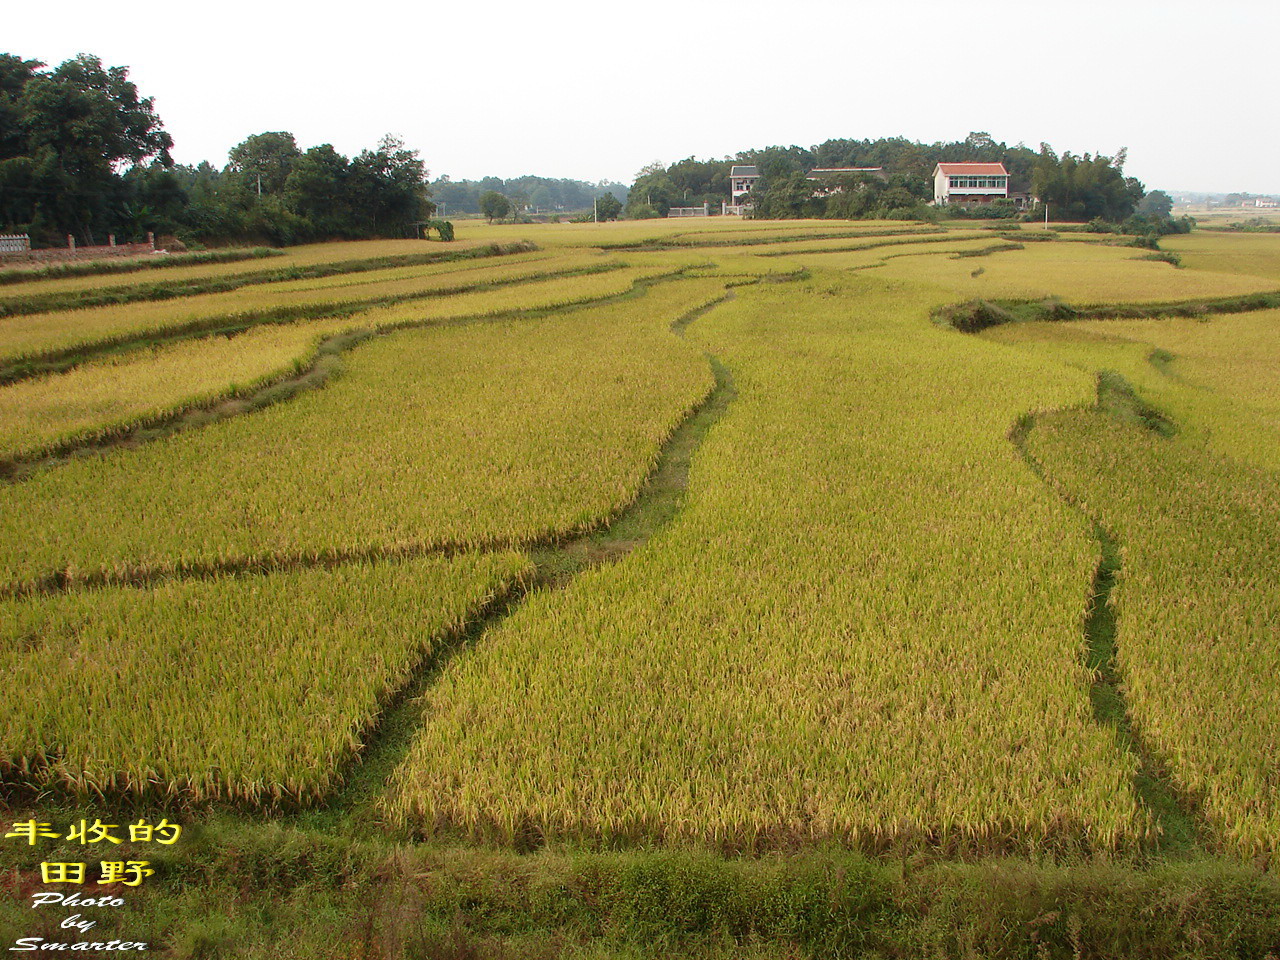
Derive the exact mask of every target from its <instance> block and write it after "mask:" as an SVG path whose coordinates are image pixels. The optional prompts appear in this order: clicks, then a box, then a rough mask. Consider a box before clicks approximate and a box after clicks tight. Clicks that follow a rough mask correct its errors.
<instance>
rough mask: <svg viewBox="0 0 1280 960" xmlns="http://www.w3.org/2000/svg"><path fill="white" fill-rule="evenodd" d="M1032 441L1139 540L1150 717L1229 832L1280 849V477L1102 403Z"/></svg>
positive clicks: (1141, 655)
mask: <svg viewBox="0 0 1280 960" xmlns="http://www.w3.org/2000/svg"><path fill="white" fill-rule="evenodd" d="M1027 446H1028V450H1029V452H1030V453H1031V454H1032V456H1034V457H1035V458H1036V459H1037V460H1038V461H1040V463H1042V464H1043V466H1044V468H1045V470H1046V471H1047V473H1048V475H1049V476H1050V477H1051V478H1052V479H1053V481H1054V482H1055V484H1057V485H1059V486H1060V488H1061V489H1062V490H1063V491H1064V493H1066V495H1068V496H1070V497H1072V498H1074V499H1075V500H1076V501H1077V502H1078V503H1079V504H1080V505H1081V507H1082V508H1083V509H1084V510H1086V511H1088V512H1089V513H1092V514H1095V515H1096V516H1097V517H1098V518H1099V519H1100V520H1101V522H1102V523H1103V524H1104V525H1105V526H1106V527H1107V528H1108V529H1109V530H1110V531H1111V533H1112V535H1113V536H1114V537H1115V538H1116V539H1117V540H1118V542H1119V544H1120V546H1121V549H1122V553H1123V564H1124V566H1123V569H1122V571H1121V577H1120V580H1119V585H1118V587H1117V589H1116V591H1115V593H1113V595H1112V600H1113V602H1114V603H1115V604H1116V612H1117V622H1118V627H1119V630H1118V634H1117V638H1116V643H1117V651H1118V653H1117V656H1118V662H1119V668H1120V673H1121V676H1122V678H1123V683H1124V691H1125V695H1126V697H1127V700H1128V704H1129V709H1130V711H1131V714H1132V717H1133V721H1134V724H1135V726H1136V728H1137V729H1138V731H1139V732H1140V734H1141V736H1142V737H1143V739H1144V741H1145V742H1146V744H1147V745H1148V747H1149V748H1151V749H1152V750H1153V751H1154V752H1155V753H1156V755H1157V756H1159V757H1161V758H1163V759H1164V760H1165V761H1166V762H1167V764H1168V769H1169V773H1170V776H1172V778H1173V779H1174V780H1175V781H1176V782H1177V783H1178V784H1179V785H1180V786H1181V787H1182V788H1183V790H1184V791H1185V792H1186V793H1187V794H1189V795H1190V796H1192V797H1193V798H1195V799H1196V800H1198V802H1199V805H1200V807H1201V809H1202V810H1203V812H1204V814H1205V816H1206V818H1207V819H1208V821H1209V823H1210V825H1211V827H1212V829H1213V833H1214V835H1215V838H1216V839H1218V840H1219V841H1220V842H1221V843H1223V844H1224V845H1225V846H1227V847H1229V848H1231V849H1233V850H1235V851H1237V852H1239V853H1242V854H1245V855H1253V854H1258V853H1263V854H1266V853H1270V854H1275V853H1276V852H1278V851H1280V766H1277V762H1276V758H1277V748H1278V747H1280V686H1277V684H1276V677H1277V676H1278V675H1280V644H1278V643H1277V642H1276V640H1277V632H1276V627H1277V624H1280V590H1277V586H1276V572H1277V571H1278V570H1280V477H1278V476H1277V474H1276V473H1275V472H1273V471H1268V470H1263V469H1260V468H1257V467H1251V466H1249V465H1247V464H1243V463H1240V462H1238V461H1233V460H1230V459H1228V458H1225V457H1218V456H1214V455H1210V454H1206V453H1205V451H1204V450H1202V449H1200V448H1199V447H1197V446H1195V445H1191V444H1187V443H1184V442H1181V441H1179V440H1167V439H1163V438H1161V437H1159V436H1156V435H1155V434H1153V433H1151V432H1149V431H1144V430H1142V429H1140V428H1137V427H1133V426H1129V425H1125V424H1121V423H1119V422H1117V421H1116V420H1114V419H1112V418H1109V417H1107V416H1106V415H1105V414H1103V413H1101V412H1098V411H1079V410H1077V411H1069V412H1062V413H1055V414H1051V415H1045V416H1042V417H1039V418H1037V420H1036V423H1035V426H1034V428H1033V429H1032V430H1031V432H1030V433H1029V434H1028V437H1027Z"/></svg>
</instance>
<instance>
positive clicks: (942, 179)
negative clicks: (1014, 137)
mask: <svg viewBox="0 0 1280 960" xmlns="http://www.w3.org/2000/svg"><path fill="white" fill-rule="evenodd" d="M1008 199H1009V171H1008V170H1006V169H1005V168H1004V164H1003V163H940V164H938V165H937V166H936V167H934V169H933V202H934V203H935V204H937V205H938V206H944V205H946V204H948V203H964V204H979V203H992V202H993V201H995V200H1008Z"/></svg>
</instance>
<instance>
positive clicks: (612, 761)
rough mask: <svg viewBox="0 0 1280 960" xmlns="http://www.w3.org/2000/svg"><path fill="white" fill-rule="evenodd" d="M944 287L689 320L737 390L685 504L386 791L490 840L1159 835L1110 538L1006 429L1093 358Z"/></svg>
mask: <svg viewBox="0 0 1280 960" xmlns="http://www.w3.org/2000/svg"><path fill="white" fill-rule="evenodd" d="M932 297H933V295H931V294H929V293H927V292H925V293H922V292H920V291H918V290H913V289H911V288H904V287H903V286H902V285H900V284H898V285H891V284H884V283H882V282H880V281H879V280H878V278H877V277H875V276H871V275H858V276H855V277H852V278H844V279H841V278H839V277H837V276H834V275H829V274H818V275H815V277H814V278H813V279H812V280H810V281H806V282H803V283H795V284H774V285H767V286H761V287H747V288H743V289H741V290H739V291H738V295H737V298H736V299H735V300H733V301H731V302H729V303H726V304H723V305H721V306H718V307H716V308H715V309H714V310H712V311H711V312H710V313H708V314H707V315H706V316H704V317H702V318H701V319H699V320H698V321H697V322H696V323H694V324H693V325H692V326H691V327H690V328H689V333H688V336H689V337H690V338H691V339H693V340H695V341H696V342H698V343H700V344H702V345H704V346H705V347H706V348H707V349H708V350H710V351H711V352H712V353H713V354H714V355H716V356H717V357H718V358H719V359H720V360H721V361H723V362H724V363H725V364H726V365H727V366H728V368H729V369H730V371H731V372H732V375H733V378H734V382H735V385H736V389H737V392H738V396H737V399H736V400H735V401H734V403H733V405H732V406H731V407H730V408H729V409H728V411H727V413H726V414H725V416H724V418H723V419H722V420H721V421H720V422H719V423H718V424H717V425H715V426H714V427H712V429H711V431H710V432H709V433H708V435H707V437H706V439H705V440H704V442H703V446H702V447H701V448H700V450H699V452H698V454H697V455H696V458H695V460H694V464H693V469H692V472H691V475H690V485H689V492H688V499H687V506H686V507H685V509H684V512H683V513H682V514H681V515H680V516H679V517H678V518H677V519H676V520H675V521H674V522H673V523H672V525H671V526H669V527H668V528H667V529H666V530H665V531H663V532H662V533H660V534H659V535H658V536H657V537H655V538H654V539H653V540H651V541H650V542H649V543H648V544H646V545H645V546H644V547H642V548H641V549H640V550H638V551H636V552H635V553H633V554H631V555H629V556H628V557H627V558H625V559H624V560H622V561H620V562H619V563H617V564H614V565H612V566H608V567H602V568H599V569H596V570H593V571H591V572H588V573H586V574H583V575H581V576H579V577H578V578H577V579H576V580H575V581H574V582H573V583H572V584H570V585H569V586H568V587H567V588H566V589H564V590H563V591H559V592H554V593H544V594H538V595H535V596H533V597H531V598H530V599H529V600H528V601H527V602H526V603H525V604H524V605H523V606H522V607H521V609H520V610H519V611H518V612H517V613H515V614H514V615H513V616H511V617H510V618H508V619H507V620H505V621H504V622H503V623H502V624H501V625H499V626H498V627H496V628H495V629H493V630H492V631H490V632H489V633H488V634H486V636H485V637H483V638H482V640H481V641H480V643H479V644H477V646H476V647H474V648H473V649H471V650H469V651H468V652H466V653H464V654H463V655H461V656H459V657H457V658H455V659H454V660H453V661H451V663H450V665H449V667H448V669H447V670H446V671H445V672H444V673H443V674H442V676H441V677H440V680H439V681H438V682H437V684H436V685H435V686H434V687H433V689H431V690H430V691H429V692H428V694H427V709H426V711H425V716H426V717H427V720H426V724H425V727H424V729H423V731H422V733H421V734H420V736H419V739H418V740H417V742H416V743H415V745H414V747H413V748H412V750H411V752H410V755H409V757H408V758H407V760H406V762H405V763H404V764H403V766H402V767H401V768H400V770H399V772H398V774H397V776H396V778H395V792H394V794H393V797H392V799H391V801H390V803H391V808H392V809H393V810H394V811H395V812H396V813H397V814H398V815H400V816H401V817H403V818H404V819H405V820H407V821H409V822H410V823H413V824H415V825H416V826H417V827H418V828H419V829H420V830H422V831H431V830H433V829H435V828H437V827H444V828H451V829H456V830H460V831H462V832H464V833H467V834H469V835H474V836H481V837H492V838H496V839H499V840H505V841H509V840H511V839H512V838H513V837H514V836H517V835H519V836H526V835H528V834H529V833H530V832H533V833H534V834H538V833H541V834H542V835H544V836H549V837H555V836H587V837H597V838H603V839H604V840H606V841H612V840H622V839H639V840H652V839H665V840H677V839H696V840H701V841H709V842H713V843H718V844H724V845H727V846H733V847H747V848H750V847H755V846H759V845H768V844H771V843H792V842H804V841H812V840H815V839H822V838H833V837H834V838H838V839H840V840H844V841H848V842H852V843H855V844H859V845H865V846H868V847H873V848H879V847H883V846H884V845H887V844H891V843H894V842H897V841H903V842H908V843H910V842H935V843H956V844H959V845H962V846H966V847H978V848H986V849H991V848H1010V847H1053V846H1057V845H1067V846H1070V845H1075V844H1080V845H1083V846H1087V847H1096V848H1114V847H1123V846H1126V845H1129V844H1133V843H1136V842H1140V841H1141V840H1142V839H1143V838H1145V837H1147V836H1149V834H1150V831H1151V830H1152V829H1153V824H1152V822H1151V819H1150V817H1149V816H1148V815H1147V814H1146V813H1145V812H1144V811H1143V810H1141V809H1140V808H1139V806H1138V803H1137V800H1136V798H1135V794H1134V792H1133V789H1132V786H1131V781H1132V777H1133V774H1134V768H1135V763H1134V761H1133V758H1132V757H1131V756H1130V755H1128V754H1126V753H1125V752H1124V751H1122V750H1121V749H1119V748H1118V747H1117V746H1116V744H1115V743H1114V742H1113V739H1112V737H1111V735H1110V734H1109V733H1108V732H1107V731H1106V730H1104V729H1103V728H1101V727H1099V726H1098V725H1097V724H1096V723H1095V722H1094V721H1093V718H1092V715H1091V709H1090V700H1089V689H1090V681H1091V677H1090V674H1089V672H1088V671H1087V670H1086V668H1085V667H1084V664H1083V637H1082V632H1081V629H1080V624H1081V616H1082V613H1083V610H1084V606H1085V601H1086V598H1087V594H1088V588H1089V583H1090V579H1091V573H1092V570H1093V567H1094V564H1095V563H1096V554H1095V545H1094V543H1093V541H1092V538H1091V537H1090V535H1089V531H1088V530H1087V529H1085V527H1084V525H1083V524H1082V523H1081V522H1080V520H1079V518H1078V517H1077V516H1075V515H1074V514H1073V513H1072V511H1071V510H1070V509H1069V508H1068V507H1067V506H1066V505H1064V504H1063V503H1062V502H1061V500H1060V499H1059V498H1058V497H1057V496H1056V495H1054V494H1053V493H1052V492H1051V491H1049V490H1048V489H1047V488H1046V487H1045V486H1044V484H1042V483H1041V482H1040V481H1039V480H1038V479H1037V478H1036V477H1035V476H1033V475H1032V474H1031V473H1030V471H1028V470H1027V469H1026V467H1025V465H1024V464H1023V463H1022V462H1021V460H1020V459H1019V458H1018V456H1017V454H1016V452H1015V451H1014V449H1013V447H1012V445H1011V444H1010V443H1009V442H1008V440H1007V433H1008V430H1009V428H1010V425H1011V424H1012V423H1013V422H1014V421H1015V419H1016V418H1017V417H1018V416H1019V415H1020V414H1021V413H1023V412H1024V411H1026V410H1028V409H1035V408H1038V407H1055V406H1060V405H1064V404H1073V403H1083V402H1086V401H1087V400H1088V398H1089V397H1090V396H1091V393H1092V382H1091V378H1089V377H1087V376H1085V375H1084V374H1081V373H1078V372H1075V371H1072V370H1070V369H1068V368H1066V367H1063V366H1061V365H1056V364H1050V363H1045V362H1044V361H1040V360H1037V359H1035V358H1029V357H1024V356H1021V355H1018V354H1016V353H1013V352H1011V351H1008V350H1004V349H1002V348H999V347H996V346H994V345H990V344H985V343H983V342H981V341H979V340H976V339H973V338H967V337H965V336H963V335H960V334H957V333H954V332H951V331H945V330H941V329H938V328H935V327H932V326H931V325H930V324H929V322H928V321H927V319H926V316H927V312H928V309H929V308H930V306H931V305H933V303H934V300H933V299H932Z"/></svg>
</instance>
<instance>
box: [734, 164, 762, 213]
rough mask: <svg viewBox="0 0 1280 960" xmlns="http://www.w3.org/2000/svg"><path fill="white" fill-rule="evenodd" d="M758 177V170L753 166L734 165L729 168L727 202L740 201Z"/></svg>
mask: <svg viewBox="0 0 1280 960" xmlns="http://www.w3.org/2000/svg"><path fill="white" fill-rule="evenodd" d="M759 179H760V171H759V170H757V169H756V168H755V167H748V166H741V165H735V166H733V167H730V168H729V202H730V203H735V204H737V203H741V202H742V198H743V197H745V196H746V195H747V194H748V193H750V192H751V188H752V187H754V186H755V185H756V181H757V180H759Z"/></svg>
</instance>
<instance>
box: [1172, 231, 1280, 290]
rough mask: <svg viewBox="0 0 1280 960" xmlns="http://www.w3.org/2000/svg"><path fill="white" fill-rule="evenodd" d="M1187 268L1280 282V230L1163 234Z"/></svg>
mask: <svg viewBox="0 0 1280 960" xmlns="http://www.w3.org/2000/svg"><path fill="white" fill-rule="evenodd" d="M1160 246H1161V248H1163V249H1165V250H1170V251H1172V252H1174V253H1176V254H1177V255H1178V256H1179V257H1180V258H1181V259H1182V266H1183V267H1185V268H1187V269H1188V270H1207V271H1209V272H1211V273H1238V274H1245V275H1248V276H1254V277H1266V278H1267V279H1269V280H1271V281H1272V282H1273V283H1274V284H1277V285H1280V233H1239V234H1227V233H1202V232H1199V231H1197V232H1195V233H1190V234H1181V235H1178V236H1172V237H1162V238H1161V239H1160Z"/></svg>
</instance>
